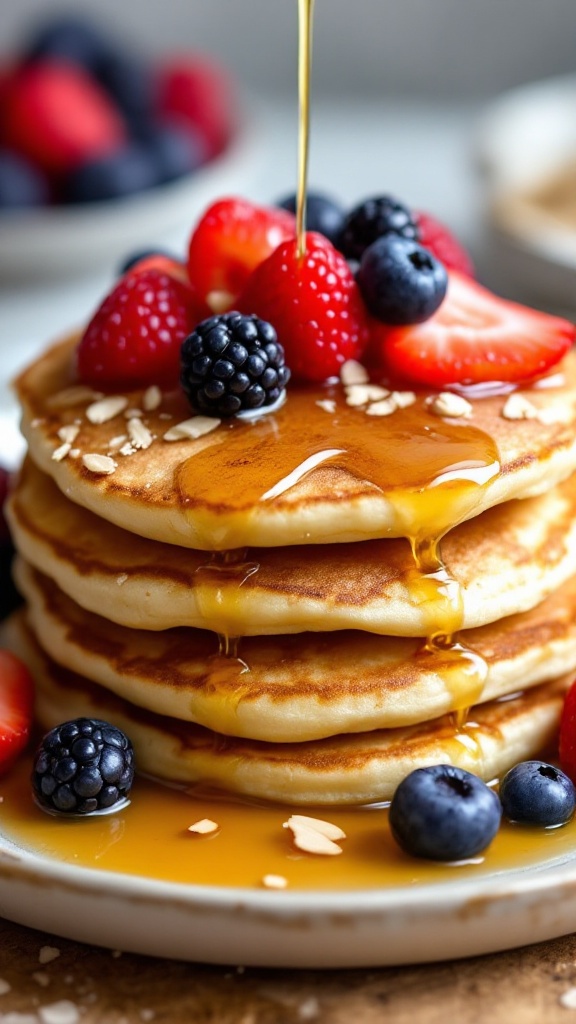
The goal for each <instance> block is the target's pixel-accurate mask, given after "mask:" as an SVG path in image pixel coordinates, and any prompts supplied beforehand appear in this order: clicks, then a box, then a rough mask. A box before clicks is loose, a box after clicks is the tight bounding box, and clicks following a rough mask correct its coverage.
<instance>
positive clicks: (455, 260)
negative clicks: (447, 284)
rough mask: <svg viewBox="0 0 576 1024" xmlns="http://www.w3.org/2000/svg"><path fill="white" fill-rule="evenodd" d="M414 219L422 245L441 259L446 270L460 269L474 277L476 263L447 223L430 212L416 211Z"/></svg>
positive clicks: (462, 272)
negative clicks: (443, 222) (432, 215)
mask: <svg viewBox="0 0 576 1024" xmlns="http://www.w3.org/2000/svg"><path fill="white" fill-rule="evenodd" d="M414 220H415V221H416V226H417V228H418V241H419V242H420V245H422V246H423V247H424V248H425V249H428V251H429V252H431V253H432V255H433V256H435V257H436V259H438V260H440V262H441V263H443V264H444V266H445V267H446V270H459V271H460V273H461V274H466V275H467V276H468V277H474V264H473V263H472V260H471V259H470V256H469V255H468V253H467V252H466V249H465V248H464V246H463V245H461V244H460V242H459V241H458V240H457V239H456V238H454V235H453V234H452V232H451V231H450V230H449V229H448V228H447V227H446V225H445V224H442V223H441V222H440V221H439V220H436V218H435V217H431V216H430V214H429V213H422V212H419V213H418V212H415V213H414Z"/></svg>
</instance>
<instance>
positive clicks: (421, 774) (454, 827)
mask: <svg viewBox="0 0 576 1024" xmlns="http://www.w3.org/2000/svg"><path fill="white" fill-rule="evenodd" d="M501 814H502V808H501V807H500V801H499V800H498V797H497V796H496V794H495V793H494V792H493V790H491V789H490V788H489V787H488V786H487V785H486V784H485V783H484V782H482V780H481V779H479V778H478V777H477V776H476V775H472V774H471V773H470V772H466V771H464V770H463V769H462V768H455V767H454V766H453V765H446V764H439V765H433V766H431V767H430V768H418V769H416V771H413V772H411V774H410V775H408V776H407V777H406V778H405V779H404V780H403V781H402V782H401V783H400V785H399V786H398V789H397V790H396V792H395V794H394V796H393V798H392V803H391V804H390V828H391V830H392V834H393V836H394V838H395V839H396V841H397V842H398V844H399V845H400V846H401V848H402V849H403V850H404V852H405V853H409V854H411V855H412V856H413V857H425V858H427V859H428V860H443V861H454V860H465V859H466V858H468V857H475V856H476V854H478V853H480V852H481V851H482V850H484V849H486V847H487V846H488V845H489V843H491V842H492V840H493V838H494V836H495V835H496V833H497V831H498V827H499V825H500V818H501Z"/></svg>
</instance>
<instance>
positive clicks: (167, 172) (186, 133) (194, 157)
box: [139, 124, 205, 184]
mask: <svg viewBox="0 0 576 1024" xmlns="http://www.w3.org/2000/svg"><path fill="white" fill-rule="evenodd" d="M139 141H140V143H141V144H142V145H143V146H144V148H145V149H146V151H147V152H148V153H149V155H150V158H151V160H152V162H153V164H154V166H155V168H156V178H157V181H158V184H163V183H164V182H166V181H175V180H176V178H182V177H183V175H185V174H191V173H192V171H196V170H197V169H198V168H199V167H201V166H202V164H203V163H204V162H205V153H204V143H203V141H202V139H201V137H200V135H198V136H196V137H195V136H194V132H193V131H192V129H191V128H190V129H186V130H185V129H183V128H181V127H179V126H178V125H170V124H166V125H156V126H149V127H148V128H147V129H146V130H145V131H143V132H140V134H139Z"/></svg>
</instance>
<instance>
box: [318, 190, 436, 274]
mask: <svg viewBox="0 0 576 1024" xmlns="http://www.w3.org/2000/svg"><path fill="white" fill-rule="evenodd" d="M388 234H394V235H400V236H401V237H402V238H417V237H418V228H417V226H416V223H415V220H414V217H413V216H412V212H411V211H410V210H409V209H408V207H407V206H405V205H404V203H401V202H399V200H398V199H394V197H393V196H376V197H375V198H373V199H365V200H364V202H363V203H360V205H359V206H355V207H354V209H353V210H351V212H350V213H349V214H348V215H347V216H346V217H345V218H344V223H343V225H342V230H341V232H340V236H339V239H338V248H339V249H340V251H341V252H343V253H344V255H345V256H346V259H349V260H359V259H361V257H362V253H363V252H364V250H365V249H367V248H368V246H369V245H372V242H375V241H376V239H377V238H381V237H382V235H388Z"/></svg>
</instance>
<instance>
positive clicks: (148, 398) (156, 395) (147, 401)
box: [142, 384, 162, 412]
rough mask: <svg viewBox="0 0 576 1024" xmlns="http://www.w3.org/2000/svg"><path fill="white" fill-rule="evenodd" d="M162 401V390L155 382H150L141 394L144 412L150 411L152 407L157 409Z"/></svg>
mask: <svg viewBox="0 0 576 1024" xmlns="http://www.w3.org/2000/svg"><path fill="white" fill-rule="evenodd" d="M161 401H162V392H161V391H160V388H159V387H158V385H157V384H151V385H150V387H149V388H146V391H145V392H144V394H143V395H142V408H143V409H145V410H146V412H152V410H153V409H157V408H158V406H159V405H160V403H161Z"/></svg>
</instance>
